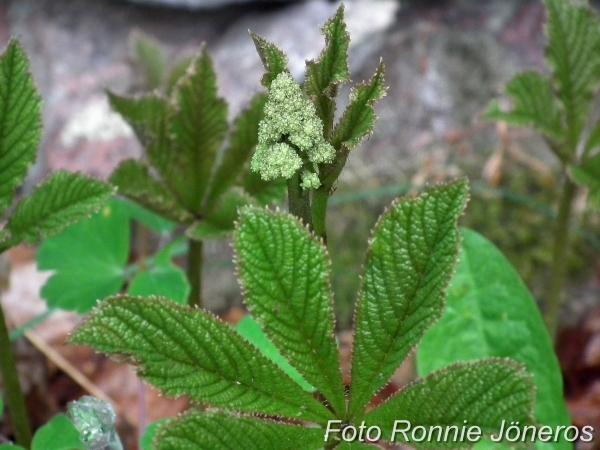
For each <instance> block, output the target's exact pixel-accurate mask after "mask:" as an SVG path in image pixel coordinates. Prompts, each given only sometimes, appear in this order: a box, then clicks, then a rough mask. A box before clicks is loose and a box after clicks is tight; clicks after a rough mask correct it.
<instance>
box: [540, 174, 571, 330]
mask: <svg viewBox="0 0 600 450" xmlns="http://www.w3.org/2000/svg"><path fill="white" fill-rule="evenodd" d="M564 176H565V179H564V182H563V189H562V197H561V200H560V204H559V207H558V217H557V219H556V229H555V231H554V247H553V249H552V268H551V273H550V282H549V284H548V291H547V296H546V299H547V302H548V310H547V313H546V326H547V327H548V333H549V334H550V337H551V338H552V339H553V340H554V339H555V338H556V332H557V330H558V316H559V313H560V306H561V294H562V288H563V283H564V278H565V273H566V270H567V262H568V258H567V253H568V247H569V228H570V227H569V219H570V216H571V209H572V206H573V199H574V198H575V194H576V193H577V185H576V184H575V183H573V182H572V181H571V179H570V178H569V176H568V175H567V174H566V173H565V174H564Z"/></svg>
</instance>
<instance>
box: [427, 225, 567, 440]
mask: <svg viewBox="0 0 600 450" xmlns="http://www.w3.org/2000/svg"><path fill="white" fill-rule="evenodd" d="M459 260H460V262H459V264H458V267H457V271H456V275H455V277H454V279H453V280H452V284H451V286H450V288H449V290H448V304H447V306H446V310H445V312H444V315H443V316H442V318H441V320H440V321H439V322H438V323H437V324H436V325H435V326H434V327H432V328H431V329H430V330H429V331H428V332H427V334H426V335H425V337H424V339H423V342H422V343H421V345H420V347H419V351H418V353H417V366H418V370H419V373H420V374H421V375H425V374H428V373H430V372H432V371H434V370H438V369H440V368H442V367H444V366H446V365H448V364H450V363H451V362H454V361H460V360H462V361H465V360H466V361H469V360H478V359H482V358H488V357H492V356H496V357H510V358H512V359H514V360H516V361H518V362H520V363H522V364H524V366H525V367H526V369H527V371H528V372H529V373H531V374H532V375H533V381H534V382H535V385H536V388H537V396H536V399H537V404H536V408H535V418H536V420H537V421H538V422H539V423H540V424H542V425H550V426H553V427H554V426H559V425H567V426H568V425H569V423H570V421H569V415H568V413H567V410H566V407H565V404H564V400H563V392H562V376H561V371H560V367H559V365H558V361H557V359H556V356H555V354H554V350H553V346H552V343H551V341H550V338H549V336H548V333H547V332H546V328H545V326H544V322H543V320H542V318H541V316H540V312H539V310H538V308H537V305H536V303H535V301H534V299H533V298H532V296H531V294H530V293H529V291H528V289H527V287H526V286H525V285H524V284H523V282H522V281H521V279H520V277H519V275H518V274H517V273H516V271H515V269H514V268H513V267H512V266H511V265H510V263H509V262H508V261H507V260H506V258H505V257H504V256H503V255H502V254H501V253H500V251H499V250H498V249H496V248H495V247H494V245H493V244H492V243H490V242H489V241H488V240H487V239H485V238H484V237H482V236H480V235H479V234H477V233H475V232H473V231H469V230H463V244H462V251H461V253H460V256H459ZM448 336H452V339H448ZM441 347H443V349H444V351H443V352H441V351H440V350H439V349H440V348H441ZM552 445H553V446H554V447H553V448H556V449H559V448H560V449H562V448H564V449H567V448H570V447H569V446H568V445H567V444H566V443H561V444H552ZM546 448H547V447H546Z"/></svg>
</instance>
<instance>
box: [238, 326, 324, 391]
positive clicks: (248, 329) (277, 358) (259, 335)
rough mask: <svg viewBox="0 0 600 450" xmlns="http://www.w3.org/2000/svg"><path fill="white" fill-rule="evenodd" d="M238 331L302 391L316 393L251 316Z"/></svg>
mask: <svg viewBox="0 0 600 450" xmlns="http://www.w3.org/2000/svg"><path fill="white" fill-rule="evenodd" d="M237 331H238V333H240V335H241V336H242V337H244V338H245V339H247V340H248V342H250V343H251V344H252V345H254V346H255V347H256V348H257V349H259V350H260V351H261V353H262V354H263V355H265V356H266V357H267V358H269V359H270V360H271V361H273V362H274V363H275V364H277V365H278V366H279V367H280V368H281V370H283V371H284V372H285V373H287V374H288V375H289V376H290V378H291V379H292V380H294V381H295V382H296V383H298V384H299V385H300V386H302V389H304V390H305V391H308V392H314V391H315V390H316V389H315V388H314V387H313V386H311V385H310V384H308V383H307V382H306V380H305V379H304V378H302V375H300V374H299V373H298V371H297V370H296V369H294V368H293V367H292V366H290V363H289V362H288V360H287V359H285V358H284V357H283V356H281V353H279V350H277V347H275V346H274V345H273V343H272V342H271V341H270V340H269V338H268V337H267V336H266V335H265V333H264V332H263V330H262V328H261V327H260V325H259V324H258V323H256V321H255V320H254V319H253V318H252V317H251V316H246V317H244V318H243V319H242V320H241V321H240V323H238V325H237Z"/></svg>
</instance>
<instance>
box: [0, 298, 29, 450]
mask: <svg viewBox="0 0 600 450" xmlns="http://www.w3.org/2000/svg"><path fill="white" fill-rule="evenodd" d="M0 375H1V376H2V380H3V381H4V391H5V392H6V400H7V404H8V409H9V411H10V415H11V418H12V423H13V428H14V431H15V436H16V439H17V444H18V445H20V446H22V447H25V448H30V446H31V425H30V424H29V417H28V416H27V408H26V406H25V397H24V396H23V391H21V385H20V383H19V373H18V371H17V364H16V361H15V356H14V354H13V352H12V347H11V344H10V338H9V334H8V327H7V325H6V320H5V317H4V310H3V309H2V306H1V305H0Z"/></svg>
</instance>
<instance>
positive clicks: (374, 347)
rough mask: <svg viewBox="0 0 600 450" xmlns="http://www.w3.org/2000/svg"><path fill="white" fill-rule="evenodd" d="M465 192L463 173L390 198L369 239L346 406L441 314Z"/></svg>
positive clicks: (367, 393) (358, 401)
mask: <svg viewBox="0 0 600 450" xmlns="http://www.w3.org/2000/svg"><path fill="white" fill-rule="evenodd" d="M467 197H468V182H467V180H465V179H461V180H458V181H455V182H453V183H449V184H447V185H442V186H438V187H435V188H433V189H430V190H428V191H426V192H424V193H422V194H420V195H419V196H418V197H416V198H412V199H401V200H400V201H396V202H395V203H394V204H392V206H391V207H390V209H389V210H388V211H387V212H386V213H385V214H384V215H383V216H382V217H381V219H379V222H378V223H377V226H376V227H375V230H374V232H373V235H372V237H371V240H370V245H369V250H368V251H367V260H366V264H365V275H364V279H363V283H362V287H361V292H360V294H359V299H358V302H357V306H356V313H355V324H356V325H355V338H354V348H353V358H352V377H351V378H352V384H351V386H350V405H349V412H350V417H351V418H359V417H361V416H362V414H363V411H364V407H365V405H366V404H367V403H368V402H369V400H370V399H371V396H372V395H373V394H375V392H377V391H378V390H379V389H380V388H381V387H382V386H383V385H384V384H385V383H386V382H387V381H388V380H389V378H390V376H391V375H392V374H393V373H394V371H395V370H396V369H397V367H398V366H399V365H400V363H401V362H402V361H403V360H404V359H405V358H406V356H407V355H408V353H409V352H410V351H411V350H412V349H413V348H414V347H415V346H416V345H417V344H418V342H419V341H420V340H421V337H422V336H423V334H424V333H425V330H426V329H427V328H429V326H431V324H432V323H433V322H434V321H435V320H437V319H438V317H439V316H440V314H441V312H442V309H443V305H444V297H445V289H446V287H447V285H448V283H449V282H450V278H451V275H452V272H453V271H454V266H455V264H456V255H457V252H458V242H459V233H458V229H457V226H456V221H457V220H458V217H459V216H460V215H461V214H462V212H463V209H464V207H465V203H466V200H467Z"/></svg>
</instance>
